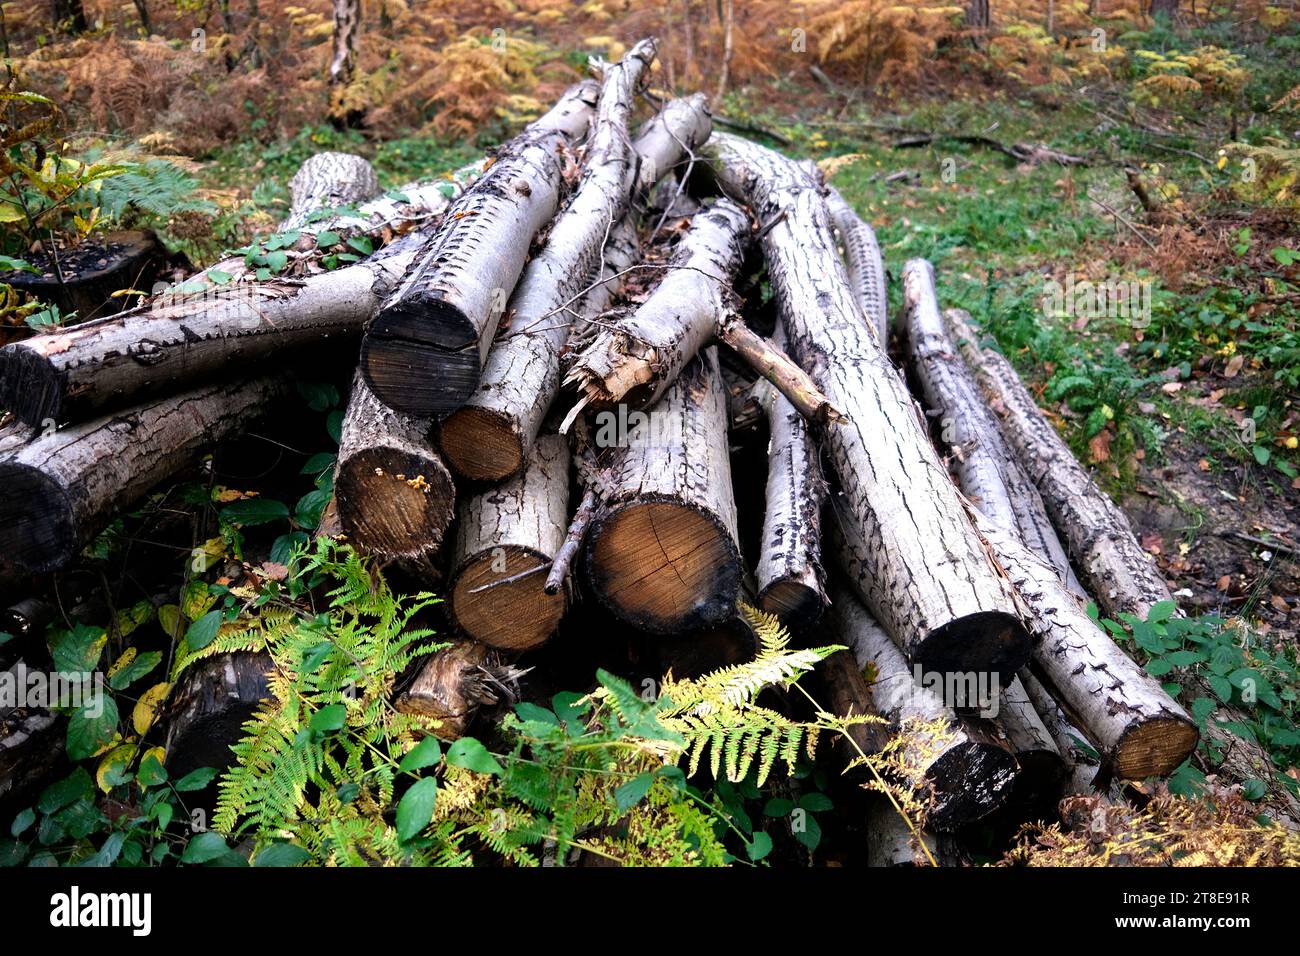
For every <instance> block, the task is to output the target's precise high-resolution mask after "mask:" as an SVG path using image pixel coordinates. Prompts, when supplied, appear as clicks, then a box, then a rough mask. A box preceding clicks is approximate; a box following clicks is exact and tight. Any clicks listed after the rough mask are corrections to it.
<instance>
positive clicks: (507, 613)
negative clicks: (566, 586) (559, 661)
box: [451, 545, 567, 651]
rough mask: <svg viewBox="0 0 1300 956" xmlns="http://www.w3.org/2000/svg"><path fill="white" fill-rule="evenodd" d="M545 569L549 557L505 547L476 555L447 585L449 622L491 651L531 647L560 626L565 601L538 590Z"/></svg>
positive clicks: (513, 546)
mask: <svg viewBox="0 0 1300 956" xmlns="http://www.w3.org/2000/svg"><path fill="white" fill-rule="evenodd" d="M550 567H551V559H550V557H549V556H548V555H545V554H542V553H541V552H539V551H535V550H533V549H532V548H521V547H518V546H516V545H504V546H502V547H500V548H488V549H486V550H484V551H480V552H479V553H478V554H476V555H474V556H473V557H471V558H469V559H467V560H466V561H465V562H464V563H462V564H461V567H460V569H459V571H458V572H457V573H456V580H455V581H453V582H452V586H451V616H452V618H453V619H454V620H455V622H456V624H457V626H458V627H460V629H461V630H463V631H464V632H465V633H466V634H468V635H469V636H470V637H472V638H474V640H476V641H480V642H482V643H484V644H487V645H489V646H491V647H499V648H502V649H504V650H517V651H522V650H527V649H528V648H531V647H536V646H537V645H539V644H541V643H542V642H544V641H545V640H546V639H547V638H548V637H550V636H551V635H552V634H554V633H555V629H556V628H557V627H559V624H560V618H562V617H564V611H565V604H566V600H567V599H566V597H565V595H564V592H563V591H561V592H560V593H559V594H547V593H546V591H545V590H543V585H545V584H546V572H547V571H548V570H549V569H550ZM529 571H532V572H533V573H531V574H528V573H526V572H529ZM497 582H501V583H497ZM479 588H484V590H481V591H479V590H477V589H479Z"/></svg>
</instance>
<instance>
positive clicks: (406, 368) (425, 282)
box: [361, 81, 598, 419]
mask: <svg viewBox="0 0 1300 956" xmlns="http://www.w3.org/2000/svg"><path fill="white" fill-rule="evenodd" d="M597 91H598V88H597V86H596V84H595V82H594V81H584V82H582V83H579V84H577V85H575V86H573V87H572V88H571V89H570V90H569V91H568V92H567V93H565V95H564V96H563V97H562V98H561V99H560V101H559V103H558V104H557V105H556V106H555V107H554V108H552V109H551V111H550V112H549V113H547V114H546V115H545V116H543V117H542V118H541V119H539V120H537V121H536V122H534V123H532V124H530V125H529V126H528V128H527V129H525V130H524V131H523V132H522V133H520V134H519V135H518V136H516V137H515V138H514V139H512V140H511V141H510V142H508V143H506V144H504V145H503V146H502V147H501V149H500V150H498V152H497V155H496V161H495V162H493V163H492V165H491V166H490V167H489V168H488V170H487V172H486V173H484V174H483V178H481V179H480V180H478V182H476V183H475V184H474V185H473V186H472V187H471V188H470V189H469V190H468V191H466V192H465V194H464V195H462V196H461V197H460V198H459V199H457V200H456V201H455V202H454V203H452V205H451V207H450V208H449V209H448V211H447V215H446V216H444V217H443V220H442V225H441V226H440V227H439V229H438V231H437V233H436V234H435V235H434V236H433V237H432V238H430V239H429V240H428V242H427V243H426V244H425V246H424V248H423V249H421V250H420V252H419V253H418V254H417V255H416V258H415V261H414V263H413V264H412V265H411V268H410V269H408V270H407V273H406V275H405V276H404V277H403V279H402V282H401V284H400V285H399V286H398V288H397V289H396V290H395V292H394V293H393V294H392V295H391V296H390V297H389V300H388V302H386V303H385V305H384V307H383V309H382V310H381V311H380V313H379V315H378V316H376V317H375V320H374V322H372V323H371V325H370V328H369V329H368V330H367V332H366V337H365V339H364V341H363V343H362V347H361V368H362V370H363V372H364V373H365V376H366V384H368V385H369V386H370V388H371V390H372V391H374V393H375V395H376V396H377V397H378V398H379V400H380V401H382V402H384V403H385V404H387V405H389V406H391V407H392V408H394V409H396V410H398V411H400V412H405V413H406V414H408V415H414V416H417V417H421V418H439V419H441V418H446V417H447V416H448V415H450V414H451V413H452V412H454V411H455V410H456V409H458V408H460V407H461V406H462V405H463V404H464V403H465V402H466V401H467V400H468V399H469V398H470V396H472V395H473V394H474V391H475V389H477V388H478V384H479V380H480V377H481V375H482V371H483V366H484V363H485V362H486V361H487V356H488V352H489V351H490V350H491V348H492V342H493V339H494V338H495V336H496V332H497V325H498V323H499V322H500V321H501V317H502V315H503V314H504V312H505V307H506V302H507V300H508V298H509V296H510V293H511V291H512V290H513V289H514V287H515V283H516V282H518V281H519V277H520V275H521V274H522V272H523V270H524V265H525V263H526V262H527V260H528V252H529V249H530V248H531V246H532V242H533V237H534V236H536V235H537V233H538V231H539V230H541V229H542V228H543V227H544V226H546V224H547V223H549V222H550V221H551V219H552V218H553V217H554V215H555V211H556V208H557V207H558V206H559V202H560V195H561V192H562V191H563V190H564V188H565V178H564V173H565V168H566V165H567V163H569V162H571V159H570V156H571V151H570V148H571V147H572V146H573V144H574V143H576V142H577V141H578V140H579V139H580V138H581V137H582V136H583V135H584V134H585V133H586V132H587V126H588V123H589V122H590V120H591V116H592V110H593V108H594V107H595V101H596V94H597Z"/></svg>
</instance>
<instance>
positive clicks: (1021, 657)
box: [912, 611, 1033, 687]
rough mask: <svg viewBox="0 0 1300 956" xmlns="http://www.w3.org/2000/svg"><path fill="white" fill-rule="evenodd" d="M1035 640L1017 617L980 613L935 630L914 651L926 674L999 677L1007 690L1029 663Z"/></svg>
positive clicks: (994, 612)
mask: <svg viewBox="0 0 1300 956" xmlns="http://www.w3.org/2000/svg"><path fill="white" fill-rule="evenodd" d="M1032 650H1033V643H1032V639H1031V638H1030V636H1029V632H1028V631H1027V630H1025V626H1024V624H1023V623H1021V621H1020V619H1019V618H1017V617H1016V616H1015V615H1012V614H1006V613H1004V612H1002V611H981V612H979V613H978V614H968V615H966V616H965V617H961V618H958V619H956V620H954V621H949V622H948V623H947V624H944V625H942V626H941V627H937V628H935V629H934V630H933V631H931V632H930V633H929V634H928V635H926V637H925V639H924V640H923V641H921V642H920V643H919V644H918V645H917V646H916V647H915V648H914V650H913V653H912V661H913V663H914V664H916V665H917V666H918V667H920V668H921V670H922V672H924V673H926V674H931V673H933V674H997V675H998V681H999V684H998V686H999V687H1006V686H1007V685H1008V684H1010V683H1011V679H1012V678H1013V677H1015V676H1016V671H1018V670H1019V669H1020V668H1022V667H1024V666H1025V664H1026V663H1027V662H1028V661H1029V655H1030V653H1031V652H1032Z"/></svg>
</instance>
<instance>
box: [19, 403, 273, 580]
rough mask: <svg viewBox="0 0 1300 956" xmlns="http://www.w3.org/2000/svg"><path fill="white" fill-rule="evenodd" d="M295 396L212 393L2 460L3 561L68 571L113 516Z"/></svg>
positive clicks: (59, 436)
mask: <svg viewBox="0 0 1300 956" xmlns="http://www.w3.org/2000/svg"><path fill="white" fill-rule="evenodd" d="M287 394H288V390H287V387H286V384H285V383H284V382H283V381H282V380H273V379H253V380H242V381H235V382H228V383H223V384H219V385H208V386H205V387H203V388H199V389H195V390H193V391H189V392H184V393H182V394H180V395H175V396H171V397H168V398H162V399H157V400H155V401H153V402H149V403H147V404H144V405H138V406H136V407H134V408H131V409H128V410H126V411H124V412H121V413H119V414H117V415H113V416H108V417H105V418H100V419H96V420H94V421H90V422H86V423H84V424H81V425H76V426H73V427H71V428H65V429H61V430H58V431H54V432H52V433H50V434H49V435H47V436H45V437H42V438H40V439H38V440H37V441H34V442H32V443H31V444H30V445H26V446H24V447H23V448H22V449H21V450H20V451H18V452H16V453H15V454H14V455H12V456H10V457H9V458H6V459H4V460H2V461H0V487H3V488H4V489H5V494H4V496H3V498H2V499H0V554H4V555H6V556H8V557H10V558H11V559H12V560H13V561H14V562H15V563H17V564H18V565H19V566H21V567H24V568H27V569H28V570H31V571H36V572H43V571H50V570H53V569H54V568H57V567H59V566H61V565H63V564H65V563H67V562H68V561H69V560H70V559H71V558H72V557H73V556H74V555H75V554H76V553H77V550H78V549H79V548H80V547H81V546H82V545H83V544H85V543H86V542H87V541H88V540H90V538H91V537H92V536H93V535H94V534H96V533H97V532H98V531H99V530H100V529H101V528H102V527H103V526H104V524H105V523H106V522H107V520H108V518H109V517H110V516H111V515H112V513H113V512H114V511H116V510H119V509H121V508H124V507H126V506H127V505H130V504H133V503H134V502H135V501H137V500H138V499H140V498H141V497H143V496H144V494H145V493H146V492H147V491H149V489H150V488H152V487H153V486H154V485H156V484H157V483H158V482H160V481H162V480H163V479H165V478H167V477H169V476H171V475H173V474H175V473H176V472H177V471H179V470H180V469H182V468H184V467H185V466H186V465H188V464H190V463H191V461H192V459H193V457H194V455H195V454H196V453H197V452H198V451H199V450H200V449H202V448H203V447H205V446H207V445H210V444H212V443H213V442H217V441H220V440H221V439H223V438H226V437H227V436H229V435H233V434H235V433H236V432H238V431H239V430H240V429H242V428H243V427H244V426H246V425H248V424H249V423H250V422H252V421H254V420H255V419H256V418H258V417H259V416H261V415H262V414H264V413H265V412H267V411H269V410H270V409H271V408H272V407H273V406H274V404H275V402H276V400H277V399H279V398H282V397H284V396H286V395H287Z"/></svg>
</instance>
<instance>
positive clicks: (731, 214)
mask: <svg viewBox="0 0 1300 956" xmlns="http://www.w3.org/2000/svg"><path fill="white" fill-rule="evenodd" d="M749 225H750V224H749V214H748V213H747V212H746V211H745V210H744V209H742V208H741V207H740V206H738V205H736V204H735V203H733V202H731V201H730V200H727V199H719V200H717V201H716V202H714V203H713V204H712V205H711V206H709V207H706V208H705V209H704V210H702V211H701V212H699V213H697V214H696V215H695V218H694V219H693V220H692V222H691V225H690V228H689V229H688V230H687V231H686V234H685V235H684V236H683V237H682V238H681V240H680V241H679V242H678V244H677V248H676V249H675V250H674V252H673V256H672V258H671V259H670V260H669V262H668V264H667V266H666V267H665V269H664V273H663V278H662V279H661V280H660V281H659V283H658V284H657V285H656V286H655V288H654V290H653V291H652V292H651V293H650V295H649V296H648V297H647V298H646V299H645V301H644V302H641V303H640V304H638V305H636V306H628V307H626V308H625V309H624V310H623V311H621V312H620V313H618V314H615V315H606V316H604V317H603V318H602V321H601V323H600V325H599V326H595V327H593V328H592V336H591V341H590V342H589V343H587V344H586V345H584V347H583V349H582V353H581V354H580V355H579V356H578V357H577V359H576V360H575V361H574V363H573V366H572V368H570V369H569V373H568V375H567V376H566V377H565V383H566V384H572V385H576V386H577V388H578V391H579V393H580V400H579V405H580V406H586V407H589V408H591V409H593V410H603V409H608V408H610V407H612V406H614V405H617V404H619V403H626V404H627V405H628V406H629V407H630V408H636V409H641V408H646V407H648V406H650V405H652V404H654V402H656V401H657V400H658V399H659V397H660V396H661V395H663V394H664V391H665V389H667V387H668V386H669V385H670V384H671V383H672V381H673V379H675V378H676V377H677V375H678V374H679V373H680V372H681V370H682V368H684V367H685V365H686V363H687V362H689V361H690V360H691V359H692V358H694V356H695V355H696V353H697V352H699V350H700V349H701V348H702V347H703V346H704V345H706V344H707V343H708V342H709V341H710V340H711V339H712V338H713V337H714V335H715V334H716V332H717V330H718V326H719V325H720V324H721V323H722V321H723V319H724V318H726V316H727V315H728V314H729V313H730V312H731V311H732V310H733V308H734V304H735V303H734V294H733V293H732V291H731V278H732V276H733V275H734V274H735V272H736V270H737V269H739V268H740V263H741V260H742V259H743V258H744V253H745V247H746V245H747V244H748V239H749Z"/></svg>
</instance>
